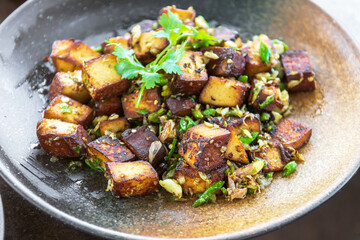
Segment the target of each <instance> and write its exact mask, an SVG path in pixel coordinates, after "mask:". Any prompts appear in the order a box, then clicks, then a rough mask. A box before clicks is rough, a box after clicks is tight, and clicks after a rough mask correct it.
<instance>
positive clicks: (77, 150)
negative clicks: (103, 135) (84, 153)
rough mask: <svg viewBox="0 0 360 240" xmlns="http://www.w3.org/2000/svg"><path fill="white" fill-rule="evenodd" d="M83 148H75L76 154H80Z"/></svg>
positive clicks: (79, 146) (78, 146)
mask: <svg viewBox="0 0 360 240" xmlns="http://www.w3.org/2000/svg"><path fill="white" fill-rule="evenodd" d="M81 148H82V147H81V145H77V146H76V148H75V152H76V153H77V154H80V152H81Z"/></svg>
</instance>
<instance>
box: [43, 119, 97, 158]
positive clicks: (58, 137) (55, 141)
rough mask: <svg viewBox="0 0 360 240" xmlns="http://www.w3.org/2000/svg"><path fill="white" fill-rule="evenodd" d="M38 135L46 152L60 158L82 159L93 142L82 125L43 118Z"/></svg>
mask: <svg viewBox="0 0 360 240" xmlns="http://www.w3.org/2000/svg"><path fill="white" fill-rule="evenodd" d="M36 134H37V137H38V139H39V142H40V145H41V147H42V148H43V149H44V150H45V152H47V153H49V154H52V155H55V156H59V157H80V156H82V155H83V154H85V152H86V151H85V149H86V143H87V142H90V141H91V137H90V136H89V135H88V134H87V132H86V130H85V129H84V128H83V127H82V126H81V125H78V124H73V123H67V122H62V121H60V120H57V119H46V118H43V119H42V120H41V121H40V122H39V123H38V124H37V129H36Z"/></svg>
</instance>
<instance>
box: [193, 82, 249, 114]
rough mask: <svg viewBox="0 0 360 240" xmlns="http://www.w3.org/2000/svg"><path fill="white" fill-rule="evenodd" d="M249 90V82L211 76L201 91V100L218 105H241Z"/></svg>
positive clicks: (204, 102)
mask: <svg viewBox="0 0 360 240" xmlns="http://www.w3.org/2000/svg"><path fill="white" fill-rule="evenodd" d="M249 90H250V84H248V83H242V82H240V81H237V80H233V79H226V78H220V77H214V76H211V77H210V78H209V81H208V83H207V84H206V85H205V87H204V88H203V90H202V91H201V94H200V97H199V101H200V102H201V103H203V104H209V105H213V106H217V107H236V106H239V107H241V106H242V105H243V104H244V101H245V99H246V97H247V96H248V93H249Z"/></svg>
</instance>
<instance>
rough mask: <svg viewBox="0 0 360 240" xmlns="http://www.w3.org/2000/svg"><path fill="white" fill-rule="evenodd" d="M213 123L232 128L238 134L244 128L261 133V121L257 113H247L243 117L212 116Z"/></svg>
mask: <svg viewBox="0 0 360 240" xmlns="http://www.w3.org/2000/svg"><path fill="white" fill-rule="evenodd" d="M214 120H215V121H214V123H216V124H218V125H219V126H220V127H223V128H226V129H228V130H234V131H235V133H236V135H240V134H242V133H243V132H244V130H247V131H249V132H250V133H253V132H258V133H261V131H262V130H261V122H260V119H259V115H258V114H248V115H246V116H244V117H241V118H238V117H228V118H221V119H219V120H217V119H216V118H214Z"/></svg>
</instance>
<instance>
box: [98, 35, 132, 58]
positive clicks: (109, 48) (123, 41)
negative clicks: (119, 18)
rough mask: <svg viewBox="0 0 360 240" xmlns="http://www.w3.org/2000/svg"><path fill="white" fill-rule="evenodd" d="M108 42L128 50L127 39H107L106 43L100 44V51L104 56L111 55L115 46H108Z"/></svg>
mask: <svg viewBox="0 0 360 240" xmlns="http://www.w3.org/2000/svg"><path fill="white" fill-rule="evenodd" d="M109 42H110V43H116V44H119V45H120V46H122V47H123V48H126V49H129V39H127V38H125V37H121V36H119V37H114V38H109V39H108V42H103V43H102V44H101V47H102V51H103V53H104V54H112V53H113V52H114V51H115V47H116V45H112V44H109Z"/></svg>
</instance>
